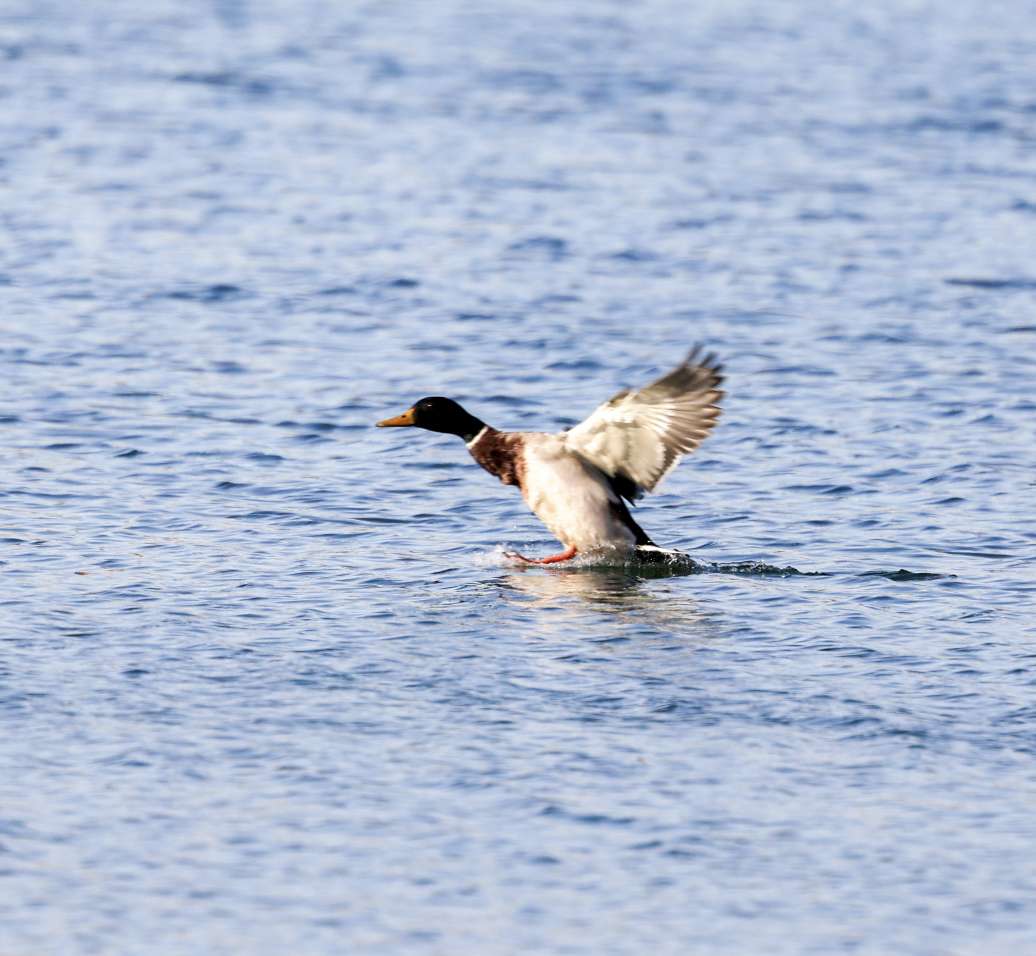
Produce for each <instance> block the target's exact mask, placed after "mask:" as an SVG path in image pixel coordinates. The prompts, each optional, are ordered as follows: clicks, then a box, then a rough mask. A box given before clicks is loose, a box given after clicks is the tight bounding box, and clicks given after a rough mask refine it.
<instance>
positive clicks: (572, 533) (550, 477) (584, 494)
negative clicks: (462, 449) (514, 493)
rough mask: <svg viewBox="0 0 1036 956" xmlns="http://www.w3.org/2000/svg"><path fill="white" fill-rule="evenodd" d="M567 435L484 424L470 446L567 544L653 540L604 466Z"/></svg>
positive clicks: (624, 545)
mask: <svg viewBox="0 0 1036 956" xmlns="http://www.w3.org/2000/svg"><path fill="white" fill-rule="evenodd" d="M565 435H566V433H564V432H563V433H561V434H551V433H549V432H500V431H497V430H496V429H495V428H489V427H486V428H484V429H483V430H482V432H480V434H479V436H478V437H477V438H476V439H475V440H474V441H472V442H471V443H470V444H469V445H468V451H470V452H471V457H472V458H474V459H475V461H477V462H478V463H479V464H480V465H481V466H482V467H483V468H485V470H486V471H488V472H489V473H490V474H491V475H496V477H497V478H499V479H500V480H501V481H502V482H503V483H504V484H505V485H517V486H518V488H519V490H520V491H521V493H522V497H523V498H524V499H525V503H526V504H527V505H528V506H529V509H530V510H531V511H532V513H533V514H534V515H536V517H537V518H539V519H540V521H542V522H543V523H544V524H545V525H546V526H547V528H548V529H549V530H550V533H551V534H553V535H554V537H555V538H557V539H558V540H559V541H560V542H561V543H562V544H564V545H565V547H566V548H568V549H573V548H574V549H575V550H576V552H586V551H600V550H602V549H614V550H623V551H627V550H629V549H630V548H633V547H635V546H636V545H638V544H651V543H652V542H651V539H650V538H648V536H647V535H646V534H645V533H644V531H643V529H642V528H641V527H640V526H639V525H637V523H636V522H635V521H634V520H633V518H632V517H631V515H630V513H629V509H628V508H627V507H626V503H625V502H624V501H623V500H622V497H621V496H620V495H619V494H618V493H617V492H616V491H615V489H614V488H613V487H612V484H611V482H609V480H608V478H607V476H606V475H605V474H604V472H602V471H601V470H600V469H599V468H597V467H596V466H594V465H592V464H590V463H589V462H588V461H587V460H586V459H585V458H583V457H582V456H580V455H579V454H578V453H575V452H573V451H572V450H571V449H569V448H568V447H567V446H566V443H565Z"/></svg>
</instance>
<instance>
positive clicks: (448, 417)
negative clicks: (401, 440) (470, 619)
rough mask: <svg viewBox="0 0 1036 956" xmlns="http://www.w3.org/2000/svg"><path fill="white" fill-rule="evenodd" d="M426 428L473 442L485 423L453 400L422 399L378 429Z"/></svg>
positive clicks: (385, 421) (383, 423) (380, 425)
mask: <svg viewBox="0 0 1036 956" xmlns="http://www.w3.org/2000/svg"><path fill="white" fill-rule="evenodd" d="M406 426H413V427H414V428H425V429H427V430H428V431H430V432H443V433H444V434H447V435H459V436H460V437H461V438H463V439H464V441H471V439H472V438H474V437H475V436H476V435H477V434H478V433H479V432H480V431H482V429H483V428H485V422H482V421H479V419H477V418H476V417H475V416H474V415H471V414H469V413H468V412H466V411H464V409H463V408H461V407H460V405H458V404H457V403H456V402H455V401H454V400H453V399H452V398H440V397H439V396H433V397H432V398H422V399H421V401H419V402H416V403H415V404H414V406H413V408H408V409H407V410H406V411H405V412H403V414H402V415H397V416H396V417H395V418H386V419H385V420H384V421H383V422H378V428H403V427H406Z"/></svg>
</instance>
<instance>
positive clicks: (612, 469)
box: [377, 347, 723, 564]
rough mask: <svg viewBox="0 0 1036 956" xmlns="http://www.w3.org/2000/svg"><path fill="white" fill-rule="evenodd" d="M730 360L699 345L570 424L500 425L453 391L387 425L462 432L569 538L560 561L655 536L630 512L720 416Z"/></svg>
mask: <svg viewBox="0 0 1036 956" xmlns="http://www.w3.org/2000/svg"><path fill="white" fill-rule="evenodd" d="M722 371H723V366H722V365H720V364H719V362H718V361H717V360H716V357H715V356H714V355H711V354H703V353H702V350H701V348H700V347H699V348H696V349H694V350H693V351H692V352H691V353H690V355H688V356H687V358H686V359H684V361H683V362H682V363H681V364H680V365H678V366H677V367H676V368H674V369H673V370H672V371H671V372H669V373H667V374H666V375H663V376H662V377H661V378H660V379H657V380H656V381H654V382H652V383H651V384H650V385H646V386H644V387H643V388H641V389H637V390H636V391H630V390H624V391H621V392H619V393H618V394H617V395H615V396H613V397H612V398H610V399H609V400H608V401H606V402H605V403H604V404H603V405H600V406H598V407H597V408H596V409H595V410H594V412H593V413H592V414H591V415H590V417H589V418H587V419H586V420H585V421H583V422H580V424H578V425H576V426H574V427H573V428H570V429H568V430H567V431H563V432H555V433H552V432H505V431H498V430H497V429H495V428H493V427H492V426H491V425H487V424H486V423H485V422H483V421H482V420H481V419H479V418H476V417H475V416H474V415H472V414H471V413H470V412H468V411H466V410H465V409H463V408H462V407H461V406H460V405H458V404H457V403H456V402H455V401H453V400H452V399H449V398H440V397H432V398H422V399H421V400H420V401H419V402H417V403H416V404H415V405H414V406H413V407H412V408H409V409H407V410H406V411H405V412H403V413H402V414H401V415H397V416H395V418H386V419H385V420H384V421H381V422H378V423H377V424H378V427H379V428H399V427H404V426H412V427H416V428H424V429H427V430H428V431H432V432H442V433H444V434H448V435H457V436H459V437H460V438H462V439H463V440H464V443H465V444H466V445H467V447H468V451H469V452H471V457H472V458H474V459H475V461H477V462H478V463H479V464H480V465H481V466H482V467H483V468H485V470H486V471H488V472H489V473H490V474H491V475H495V476H496V477H497V478H499V479H500V480H501V481H502V482H503V483H504V484H505V485H517V486H518V489H519V490H520V491H521V493H522V497H523V498H524V499H525V502H526V504H527V505H528V506H529V508H530V509H532V512H533V513H534V514H535V515H536V517H538V518H539V519H540V520H541V521H542V522H543V523H544V524H545V525H546V526H547V527H548V528H549V529H550V532H551V534H553V535H554V536H555V537H556V538H558V540H560V541H561V543H562V544H564V546H565V550H564V551H562V552H561V553H560V554H553V555H550V556H549V557H546V558H527V557H525V556H524V555H521V554H514V553H512V554H511V555H510V556H511V557H514V558H517V559H518V560H520V561H524V562H527V563H529V564H555V563H557V562H559V561H568V560H570V559H571V558H574V557H575V556H576V555H577V554H585V553H587V552H593V551H620V552H624V551H632V550H634V549H636V548H640V547H650V548H654V547H656V546H655V543H654V542H653V541H652V540H651V539H650V538H649V537H648V535H647V534H646V532H645V531H644V529H643V528H641V527H640V525H638V524H637V522H636V521H634V520H633V516H632V515H631V514H630V511H629V507H628V505H627V502H629V503H630V504H632V503H633V502H635V501H636V500H637V499H638V498H640V497H641V496H642V495H643V494H644V493H645V492H648V491H654V490H655V488H657V487H658V484H659V482H661V480H662V479H663V478H664V477H665V476H666V475H668V474H669V472H670V471H672V470H673V469H674V468H675V467H676V465H677V463H678V462H679V461H680V459H681V457H683V456H684V455H686V454H688V453H689V452H692V451H694V449H695V448H697V447H698V446H699V445H700V444H701V443H702V441H703V440H704V439H705V437H706V436H707V435H708V434H709V432H710V431H711V430H712V428H713V426H714V425H715V424H716V419H718V418H719V414H720V408H719V402H720V399H721V398H722V397H723V392H722V391H721V389H720V385H721V384H722V382H723V375H722Z"/></svg>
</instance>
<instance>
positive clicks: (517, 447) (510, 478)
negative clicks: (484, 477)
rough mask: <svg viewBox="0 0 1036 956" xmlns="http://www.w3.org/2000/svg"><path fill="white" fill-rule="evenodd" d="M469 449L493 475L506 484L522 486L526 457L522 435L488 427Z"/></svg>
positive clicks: (473, 456)
mask: <svg viewBox="0 0 1036 956" xmlns="http://www.w3.org/2000/svg"><path fill="white" fill-rule="evenodd" d="M468 450H469V451H470V452H471V457H472V458H474V459H475V461H477V462H478V463H479V464H480V465H481V466H482V467H483V468H485V469H486V471H488V472H489V473H490V474H491V475H496V476H497V478H499V479H500V480H501V481H502V482H503V483H504V484H505V485H517V486H518V487H519V488H521V487H522V480H523V479H524V477H525V459H524V456H523V454H522V439H521V436H520V435H511V434H508V433H507V432H498V431H497V430H496V429H495V428H488V427H487V428H486V430H485V433H484V434H483V435H482V437H481V438H480V439H479V440H478V441H476V442H475V444H473V445H472V446H471V447H470V448H469V449H468Z"/></svg>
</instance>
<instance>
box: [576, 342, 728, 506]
mask: <svg viewBox="0 0 1036 956" xmlns="http://www.w3.org/2000/svg"><path fill="white" fill-rule="evenodd" d="M722 371H723V366H722V365H721V364H720V363H719V362H718V361H717V359H716V356H715V355H712V354H703V353H702V349H701V347H700V346H697V347H695V348H694V349H693V350H692V351H691V353H690V354H689V355H688V356H687V358H686V359H684V361H683V362H682V363H681V364H680V365H678V366H677V367H676V368H674V369H673V370H672V371H671V372H669V373H667V374H666V375H663V376H662V377H661V378H660V379H658V380H656V381H654V382H652V383H651V384H650V385H646V386H645V387H644V388H642V389H639V390H638V391H630V390H625V391H622V392H619V393H618V394H617V395H615V396H613V397H612V398H610V399H609V400H608V401H607V402H605V403H604V404H603V405H599V406H598V407H597V408H596V409H595V410H594V412H593V413H592V414H591V415H590V417H589V418H587V419H586V420H585V421H583V422H581V423H580V424H578V425H576V426H575V427H574V428H572V429H570V430H569V431H568V432H566V433H565V445H566V447H567V448H568V449H569V450H571V451H574V452H576V453H577V454H579V455H581V456H582V457H583V458H585V459H586V460H587V461H589V462H591V463H592V464H594V465H596V466H597V467H598V468H600V469H601V471H603V472H604V473H605V474H606V475H608V476H609V477H610V478H611V479H612V480H613V484H614V486H615V487H616V489H617V490H618V491H619V492H620V494H622V495H623V496H624V497H626V498H628V499H630V500H631V501H632V500H633V499H635V498H639V497H640V496H641V495H642V494H644V492H646V491H653V490H654V489H655V488H656V487H657V486H658V484H659V482H660V481H661V480H662V479H663V478H664V477H665V476H666V475H667V474H669V472H670V471H672V470H673V468H675V467H676V465H677V463H678V462H679V461H680V458H681V457H682V456H683V455H686V454H687V453H688V452H692V451H694V449H695V448H697V447H698V446H699V445H700V444H701V443H702V441H703V440H704V439H705V437H706V436H707V435H708V434H709V432H710V431H711V430H712V428H713V426H714V425H715V424H716V419H717V418H719V414H720V408H719V402H720V399H722V397H723V392H722V390H721V389H720V387H719V386H720V385H721V384H722V382H723V375H722ZM631 486H632V487H631Z"/></svg>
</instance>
